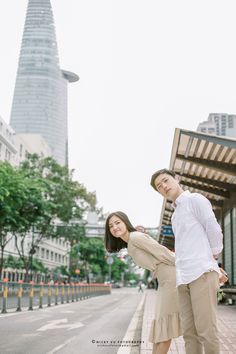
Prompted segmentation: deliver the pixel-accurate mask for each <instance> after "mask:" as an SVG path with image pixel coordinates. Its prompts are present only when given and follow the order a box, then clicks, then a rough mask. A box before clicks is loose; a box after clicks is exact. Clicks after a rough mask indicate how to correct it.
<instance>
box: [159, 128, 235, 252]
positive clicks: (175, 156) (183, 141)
mask: <svg viewBox="0 0 236 354" xmlns="http://www.w3.org/2000/svg"><path fill="white" fill-rule="evenodd" d="M169 169H170V170H173V171H175V172H176V173H177V174H179V176H180V185H181V186H182V188H183V189H188V190H189V191H190V192H199V193H201V194H203V195H204V196H205V197H207V198H208V199H209V200H210V202H211V204H212V207H213V210H214V212H215V214H216V217H217V218H219V217H220V215H221V211H222V208H223V207H224V206H225V205H226V204H227V201H229V200H232V199H234V201H235V205H236V139H233V138H226V137H222V136H215V135H208V134H203V133H198V132H193V131H188V130H183V129H178V128H177V129H175V135H174V141H173V146H172V152H171V160H170V166H169ZM172 213H173V208H172V206H171V202H170V201H168V200H164V202H163V206H162V212H161V217H160V224H159V225H160V226H161V227H160V228H159V230H160V231H159V242H160V243H162V244H165V245H166V246H167V247H169V248H173V245H174V238H173V236H166V235H163V234H162V231H161V230H162V229H163V226H165V225H167V226H168V225H171V216H172Z"/></svg>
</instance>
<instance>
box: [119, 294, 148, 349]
mask: <svg viewBox="0 0 236 354" xmlns="http://www.w3.org/2000/svg"><path fill="white" fill-rule="evenodd" d="M145 298H146V294H145V293H144V294H143V296H142V299H141V300H140V302H139V304H138V307H137V309H136V310H135V313H134V315H133V317H132V320H131V322H130V324H129V327H128V329H127V331H126V333H125V336H124V338H123V339H122V342H123V343H125V342H126V341H132V340H133V339H134V336H135V331H136V328H137V324H138V321H139V315H140V311H141V310H142V307H143V304H144V300H145ZM131 349H132V347H131V346H130V347H120V348H119V349H118V352H117V354H130V352H131Z"/></svg>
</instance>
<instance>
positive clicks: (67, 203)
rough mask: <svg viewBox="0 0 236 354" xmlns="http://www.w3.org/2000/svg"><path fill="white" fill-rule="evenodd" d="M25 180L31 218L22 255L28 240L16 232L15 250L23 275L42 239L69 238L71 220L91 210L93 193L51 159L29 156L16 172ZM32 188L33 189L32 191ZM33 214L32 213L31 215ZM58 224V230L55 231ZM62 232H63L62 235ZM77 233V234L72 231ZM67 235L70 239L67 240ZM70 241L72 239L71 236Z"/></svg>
mask: <svg viewBox="0 0 236 354" xmlns="http://www.w3.org/2000/svg"><path fill="white" fill-rule="evenodd" d="M19 171H20V173H21V174H22V175H23V176H24V178H25V180H26V181H27V180H28V181H30V183H31V184H32V187H31V194H30V196H29V200H28V205H29V206H30V209H31V211H30V210H28V213H29V214H31V217H30V220H29V222H30V224H31V246H30V247H29V249H28V254H27V255H26V254H25V241H26V239H27V237H28V236H29V235H28V234H27V233H26V232H25V230H24V231H23V232H19V231H18V232H17V234H16V235H15V236H16V246H17V249H18V253H19V256H20V257H21V259H22V260H23V262H24V264H25V268H26V275H28V270H29V268H30V267H31V265H32V259H33V255H34V253H35V252H36V248H37V247H38V244H39V243H40V241H41V240H42V238H47V237H61V236H63V237H66V238H67V237H68V238H69V237H70V239H71V240H73V239H74V238H71V234H72V228H71V222H72V220H75V219H76V221H77V222H78V221H81V223H82V219H83V215H84V212H85V211H86V209H87V208H89V207H90V208H95V206H96V195H95V193H89V192H87V190H86V188H85V187H84V186H83V185H82V184H80V183H79V182H77V181H74V180H73V171H70V170H69V169H68V167H66V166H60V165H59V164H58V163H57V162H56V161H55V160H54V159H53V158H51V157H48V158H46V159H42V158H39V156H37V155H29V157H28V159H27V160H26V161H24V162H23V163H22V164H21V166H20V168H19ZM33 188H35V189H34V190H33ZM32 211H33V212H32ZM58 224H60V226H61V227H57V225H58ZM62 230H64V231H66V232H65V234H64V235H62ZM73 230H75V228H73ZM76 232H77V233H78V230H76ZM69 234H70V236H69ZM73 237H74V236H73Z"/></svg>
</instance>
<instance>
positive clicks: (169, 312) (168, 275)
mask: <svg viewBox="0 0 236 354" xmlns="http://www.w3.org/2000/svg"><path fill="white" fill-rule="evenodd" d="M128 254H129V255H130V256H131V257H132V259H133V260H134V262H135V263H136V264H137V265H139V266H140V267H142V268H145V269H148V270H150V271H152V272H155V274H156V276H157V279H158V290H157V299H156V310H155V317H154V319H153V321H152V326H151V332H150V336H149V341H150V342H152V343H159V342H163V341H166V340H168V339H171V338H176V337H179V336H181V335H182V332H181V327H180V318H179V305H178V294H177V288H176V277H175V257H174V253H173V252H171V251H170V250H168V248H166V247H164V246H162V245H161V244H159V243H158V242H157V241H155V240H154V239H153V238H152V237H150V236H148V235H146V234H144V233H141V232H138V231H137V232H136V231H134V232H131V233H130V238H129V242H128Z"/></svg>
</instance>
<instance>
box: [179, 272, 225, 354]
mask: <svg viewBox="0 0 236 354" xmlns="http://www.w3.org/2000/svg"><path fill="white" fill-rule="evenodd" d="M218 287H219V277H218V273H217V272H215V271H212V272H207V273H204V274H203V275H201V276H200V277H199V278H198V279H196V280H194V281H193V282H191V283H189V284H186V285H180V286H179V287H178V293H179V305H180V318H181V324H182V328H183V333H184V335H183V337H184V341H185V350H186V354H201V353H203V348H204V350H205V354H219V353H220V348H219V339H218V331H217V319H216V308H217V295H216V294H217V289H218Z"/></svg>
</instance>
